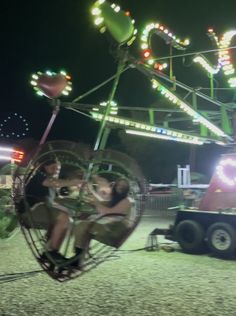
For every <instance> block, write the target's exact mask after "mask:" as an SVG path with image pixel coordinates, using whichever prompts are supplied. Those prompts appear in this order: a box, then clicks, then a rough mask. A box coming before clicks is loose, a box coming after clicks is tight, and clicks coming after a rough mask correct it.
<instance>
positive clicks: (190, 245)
mask: <svg viewBox="0 0 236 316" xmlns="http://www.w3.org/2000/svg"><path fill="white" fill-rule="evenodd" d="M175 236H176V240H177V242H178V243H179V245H180V247H181V248H182V250H183V251H184V252H186V253H202V252H204V251H205V249H206V247H205V240H204V237H205V232H204V229H203V227H202V225H201V224H199V223H198V222H196V221H193V220H184V221H182V222H180V223H179V224H178V225H177V226H176V230H175Z"/></svg>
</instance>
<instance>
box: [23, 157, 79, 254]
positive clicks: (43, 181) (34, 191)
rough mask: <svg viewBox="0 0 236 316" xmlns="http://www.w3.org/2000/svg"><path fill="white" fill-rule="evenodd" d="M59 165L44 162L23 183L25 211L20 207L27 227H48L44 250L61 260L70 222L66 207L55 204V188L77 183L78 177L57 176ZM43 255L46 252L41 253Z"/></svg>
mask: <svg viewBox="0 0 236 316" xmlns="http://www.w3.org/2000/svg"><path fill="white" fill-rule="evenodd" d="M59 168H60V164H59V163H58V162H57V161H56V160H55V159H50V160H48V161H46V162H45V163H44V164H43V165H42V166H41V167H40V168H39V169H38V170H37V171H36V172H35V173H34V174H31V175H30V178H29V181H28V183H26V186H25V198H26V203H27V204H28V207H29V209H28V207H27V208H26V210H27V209H28V211H26V210H25V207H24V209H23V212H22V214H21V219H22V221H23V224H24V225H25V226H26V227H27V228H38V229H46V230H47V239H48V241H47V244H46V250H47V252H48V253H49V254H50V256H51V257H52V258H53V259H54V260H62V259H64V257H63V256H62V255H61V254H60V253H59V249H60V246H61V244H62V242H63V240H64V238H65V235H66V232H67V230H68V228H69V225H70V221H71V218H70V214H69V210H68V209H67V208H66V207H64V206H62V205H60V204H59V203H56V202H55V201H54V198H55V196H56V190H57V189H58V188H61V187H65V186H68V187H69V186H76V185H77V186H80V185H81V182H82V181H81V180H80V179H70V180H66V179H58V178H57V177H58V170H59ZM42 257H44V258H45V253H44V254H43V255H42Z"/></svg>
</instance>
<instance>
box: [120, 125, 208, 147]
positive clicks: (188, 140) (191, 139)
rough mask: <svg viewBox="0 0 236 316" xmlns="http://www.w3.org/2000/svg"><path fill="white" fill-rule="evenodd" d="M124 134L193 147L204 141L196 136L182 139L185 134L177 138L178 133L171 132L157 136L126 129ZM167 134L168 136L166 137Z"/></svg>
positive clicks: (156, 134)
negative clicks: (170, 141)
mask: <svg viewBox="0 0 236 316" xmlns="http://www.w3.org/2000/svg"><path fill="white" fill-rule="evenodd" d="M125 132H126V133H127V134H131V135H137V136H144V137H150V138H158V139H164V140H173V141H175V142H180V143H187V144H193V145H203V144H204V141H203V140H201V139H200V138H199V137H197V136H192V137H191V136H189V135H188V138H187V137H186V138H184V136H185V135H186V134H183V135H182V137H178V134H180V133H178V132H172V131H169V132H167V133H166V134H163V135H162V134H158V133H150V132H142V131H138V130H133V129H126V130H125ZM168 134H169V135H168Z"/></svg>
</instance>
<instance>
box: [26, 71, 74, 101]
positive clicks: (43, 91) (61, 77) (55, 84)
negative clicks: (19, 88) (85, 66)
mask: <svg viewBox="0 0 236 316" xmlns="http://www.w3.org/2000/svg"><path fill="white" fill-rule="evenodd" d="M69 80H70V76H68V75H67V74H66V73H65V72H64V71H61V72H60V73H54V72H50V71H47V72H46V73H42V72H37V73H36V74H33V75H32V79H31V82H30V83H31V85H32V86H33V87H34V90H35V91H36V93H37V94H38V95H44V96H46V97H47V98H49V99H55V98H58V97H60V96H61V95H68V94H69V92H70V91H71V90H72V88H71V82H70V81H69Z"/></svg>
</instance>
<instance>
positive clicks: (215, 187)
mask: <svg viewBox="0 0 236 316" xmlns="http://www.w3.org/2000/svg"><path fill="white" fill-rule="evenodd" d="M91 14H92V16H93V18H94V24H95V25H96V27H97V28H98V29H99V30H100V32H101V33H105V32H106V33H107V34H108V35H109V36H110V39H111V40H112V42H113V46H114V44H116V49H115V53H114V56H115V58H116V59H117V60H118V66H117V72H116V74H115V75H114V76H113V77H112V78H110V79H109V80H107V81H106V82H104V83H102V84H100V85H99V86H97V87H95V88H93V89H91V90H90V91H88V92H87V93H85V94H84V95H81V96H79V97H78V98H76V99H75V100H74V101H72V102H64V101H61V100H60V99H59V97H60V96H62V95H68V94H69V93H70V91H71V89H72V85H71V82H70V79H71V78H70V76H69V75H67V74H66V73H65V72H60V73H54V72H49V71H48V72H45V73H43V72H37V73H35V74H33V75H32V78H31V84H32V86H33V87H34V90H35V91H36V93H37V94H39V95H42V96H45V97H47V98H49V99H50V100H51V106H52V108H53V112H52V116H51V119H50V121H49V123H48V126H47V128H46V130H45V132H44V134H43V136H42V138H41V141H40V144H39V146H38V148H37V150H36V151H35V152H34V153H33V154H32V156H31V159H30V161H28V162H27V167H26V168H25V171H24V174H23V175H22V174H21V175H18V174H17V171H16V173H15V177H14V190H13V191H14V200H15V203H16V206H18V203H19V201H22V200H23V201H24V207H25V212H30V210H29V207H28V203H27V197H26V196H25V194H24V187H25V185H26V184H27V181H28V179H29V177H30V175H31V174H32V172H35V171H37V168H39V167H40V165H42V163H44V162H46V161H47V160H49V159H50V157H51V156H52V155H54V157H55V158H56V159H57V160H58V161H59V162H60V164H61V172H64V173H65V174H66V172H67V170H68V169H70V172H71V171H72V172H73V173H79V174H80V175H81V174H82V178H83V180H84V181H85V182H86V183H90V184H91V185H92V181H93V180H92V179H93V176H94V175H97V174H98V175H100V176H103V177H105V178H107V179H109V181H110V182H111V181H115V180H116V179H117V178H119V177H121V176H122V177H125V178H126V179H128V180H129V182H130V187H131V195H132V197H133V198H134V200H135V201H136V203H135V206H134V208H135V210H136V212H135V214H136V215H135V218H134V220H133V225H132V227H131V228H130V229H128V230H127V232H126V233H125V234H124V235H123V236H122V238H119V240H108V241H107V240H106V241H105V242H104V241H103V240H99V241H96V240H93V241H92V242H91V244H90V247H89V249H88V250H87V253H86V255H85V258H84V263H83V265H82V267H81V269H71V268H70V265H69V264H68V263H62V264H57V262H55V261H54V260H53V258H51V257H50V255H48V257H47V260H45V261H42V260H41V259H40V256H41V254H42V251H43V250H44V246H45V232H43V231H42V230H40V229H36V228H35V225H34V224H35V223H34V222H33V221H32V223H31V225H30V226H27V225H25V224H24V222H23V221H22V218H21V214H19V213H18V212H17V214H18V219H19V222H20V224H21V228H22V232H23V233H24V236H25V238H26V241H27V243H28V245H29V246H30V248H31V250H32V252H33V254H34V256H35V258H36V259H37V260H38V262H39V263H40V264H41V266H42V268H43V269H44V270H45V271H46V272H47V273H48V274H49V275H50V276H51V277H53V278H54V279H57V280H59V281H65V280H69V279H72V278H74V277H77V276H80V275H81V274H82V273H83V272H86V271H89V270H90V269H91V268H94V267H95V266H97V265H98V264H99V263H101V262H103V261H104V260H106V258H107V257H109V256H111V254H112V252H114V250H115V249H117V248H119V247H120V246H121V245H122V244H123V243H124V241H125V240H126V239H127V238H128V236H129V235H130V234H131V233H132V232H133V230H134V229H135V227H136V226H137V224H138V222H139V220H140V218H141V215H142V213H143V210H144V204H145V203H144V202H145V201H144V198H143V197H144V196H145V185H144V184H145V183H144V178H143V176H142V173H141V171H140V169H139V167H138V166H137V165H136V163H135V162H134V161H133V160H132V159H130V158H129V157H127V156H126V155H125V154H122V153H120V152H116V151H111V150H106V149H105V147H106V142H107V138H108V136H109V133H110V129H111V128H119V129H121V128H122V129H124V130H125V132H126V133H127V134H131V135H138V136H144V137H151V138H156V139H161V140H170V141H176V142H180V143H188V144H191V145H196V146H198V145H204V144H210V143H213V144H217V145H220V146H226V147H230V150H231V153H229V154H227V155H224V156H223V159H222V160H221V161H220V163H219V166H218V167H217V171H216V174H215V175H214V176H213V178H212V180H211V183H210V185H209V188H208V190H207V193H206V195H205V197H204V199H203V200H202V201H201V203H200V205H199V209H194V210H179V211H178V213H177V217H176V222H175V225H174V226H173V227H171V228H169V229H168V230H165V231H163V230H162V231H161V230H159V229H156V230H154V231H153V232H152V233H151V236H153V237H154V236H155V235H156V234H160V233H162V234H165V235H166V236H167V237H169V238H171V239H173V240H177V241H178V242H179V243H180V245H181V247H182V248H183V250H184V251H187V252H198V251H200V249H202V248H203V246H205V245H206V244H207V245H208V247H210V249H211V250H212V251H213V252H215V253H216V254H218V255H232V254H233V253H234V252H235V250H236V220H235V219H236V215H235V214H234V209H236V198H235V197H234V195H235V190H236V188H235V186H236V171H235V170H236V154H234V144H235V143H234V142H235V140H234V136H235V129H234V128H235V125H236V124H235V118H236V115H235V109H234V106H232V104H228V103H223V102H221V101H219V100H218V99H216V96H215V87H214V76H215V75H216V74H217V73H218V72H220V71H222V72H223V74H224V76H225V77H226V79H227V82H228V85H229V90H230V89H232V90H233V89H235V88H236V74H235V69H234V66H233V64H232V61H231V57H230V54H231V51H232V48H234V47H230V43H231V40H232V38H233V37H234V36H235V35H236V31H229V32H226V33H224V34H223V36H222V37H221V38H218V37H217V35H216V33H215V32H214V30H213V29H209V30H208V33H207V35H208V36H209V38H210V40H211V41H212V42H213V44H214V45H215V49H213V50H212V51H211V52H214V53H215V54H217V57H218V62H217V64H216V65H214V66H213V65H211V64H210V62H209V61H208V60H207V58H206V57H205V54H204V52H199V53H187V52H186V50H187V48H188V46H189V44H190V41H189V40H188V39H184V40H181V39H179V38H178V37H177V36H176V35H175V34H173V33H172V32H171V31H170V30H169V29H168V28H167V27H166V26H164V25H163V24H161V23H159V22H154V23H149V24H148V25H147V26H146V27H145V28H144V30H143V32H142V33H141V34H139V33H138V32H137V30H136V29H135V26H134V21H133V20H132V18H131V16H130V12H125V11H123V10H121V8H120V7H119V6H118V5H116V4H110V3H109V2H108V1H106V0H98V1H96V2H95V4H94V6H93V8H92V10H91ZM136 38H137V40H138V39H139V40H140V45H141V57H140V56H139V57H138V58H136V57H134V56H133V55H132V54H131V47H132V45H133V43H134V41H135V39H136ZM155 39H162V40H163V41H164V42H165V44H166V45H168V46H169V48H170V55H169V56H167V57H157V56H156V55H155V51H154V49H153V47H152V46H153V43H154V40H155ZM174 50H177V51H180V52H181V54H178V55H174V54H173V51H174ZM187 55H188V56H193V61H194V63H197V64H199V65H200V67H202V71H203V72H206V73H207V75H208V77H209V83H210V88H209V91H210V95H207V94H204V93H202V92H201V91H200V89H197V88H193V87H190V86H188V85H187V84H185V83H182V82H180V81H178V80H177V79H176V77H175V76H174V72H173V61H174V60H175V58H178V57H180V56H187ZM168 64H169V65H168ZM168 66H169V68H168ZM132 69H136V70H137V71H138V72H140V73H141V74H143V75H144V76H145V77H147V79H148V80H149V81H150V86H152V88H153V89H154V92H155V93H156V94H157V96H159V97H161V100H165V102H164V103H166V102H167V103H169V105H167V106H166V107H164V108H163V107H162V108H160V107H159V106H152V107H149V108H134V107H119V106H117V105H116V103H115V101H114V99H115V94H116V91H117V87H118V84H119V80H120V78H121V76H122V74H123V73H124V72H126V71H129V70H132ZM166 69H169V73H168V74H166V73H165V71H166ZM167 71H168V70H167ZM112 80H113V84H112V88H111V92H110V95H109V97H108V100H107V102H104V103H101V104H100V105H99V106H96V105H94V106H91V105H88V106H85V105H84V104H83V105H81V104H80V103H79V101H80V100H81V99H82V98H84V97H86V96H88V95H89V94H91V93H93V92H94V91H96V90H97V89H99V88H100V87H102V86H103V85H105V84H106V83H108V82H110V81H112ZM161 102H162V101H161ZM162 103H163V102H162ZM62 107H63V108H66V109H68V110H72V111H75V112H78V113H80V114H82V115H85V116H89V117H90V118H91V119H93V120H96V121H98V122H99V129H98V134H97V137H96V141H95V144H94V147H93V151H90V150H89V149H88V148H87V147H83V146H81V145H78V144H75V143H73V142H69V141H68V142H66V141H63V142H62V141H54V142H47V143H46V139H47V136H48V134H49V132H50V129H51V127H52V125H53V123H54V121H55V119H56V117H57V115H58V113H59V111H60V109H61V108H62ZM213 107H214V109H213ZM119 110H128V111H130V113H131V112H132V113H133V112H135V111H147V113H148V115H149V122H143V121H139V120H136V119H134V118H132V116H131V115H130V116H129V117H124V116H121V115H118V111H119ZM156 113H160V114H161V113H164V114H165V115H164V116H163V121H162V122H160V120H159V121H158V124H157V119H156ZM166 114H171V115H166ZM185 121H188V124H187V125H186V124H182V126H185V129H179V128H177V127H176V126H181V124H179V122H181V123H182V122H185ZM189 122H191V123H192V124H189ZM86 194H87V193H86V190H85V188H84V187H83V186H82V188H81V189H80V191H79V192H78V195H77V198H76V200H77V204H76V205H75V204H73V205H74V206H73V205H72V204H70V206H69V207H71V212H72V217H73V219H74V221H77V220H81V219H82V220H83V218H84V216H85V217H86V216H87V217H88V216H89V215H90V214H91V213H89V211H88V209H89V205H88V203H87V202H86V198H85V197H86ZM70 202H71V201H70ZM86 214H87V215H86ZM118 215H120V214H118ZM100 219H101V218H100V217H98V218H97V219H96V221H99V220H100ZM72 232H73V229H71V230H70V231H69V232H68V235H67V237H66V240H65V242H64V244H63V249H62V250H61V251H63V253H64V255H65V256H66V257H68V258H70V257H71V256H72V251H71V248H72V240H73V234H72ZM94 239H95V237H94Z"/></svg>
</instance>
